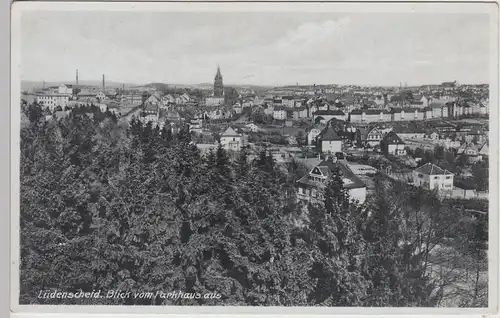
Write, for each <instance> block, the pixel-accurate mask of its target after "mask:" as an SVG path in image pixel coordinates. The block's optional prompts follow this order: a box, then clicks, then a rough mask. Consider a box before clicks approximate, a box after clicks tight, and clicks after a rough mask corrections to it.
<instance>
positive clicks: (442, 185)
mask: <svg viewBox="0 0 500 318" xmlns="http://www.w3.org/2000/svg"><path fill="white" fill-rule="evenodd" d="M453 176H454V175H453V173H451V172H450V171H448V170H446V169H441V168H440V167H438V166H436V165H435V164H433V163H427V164H425V165H423V166H421V167H418V168H417V169H415V170H413V184H414V185H415V186H417V187H424V188H426V189H429V190H434V189H436V190H437V191H438V192H440V193H451V192H452V191H453Z"/></svg>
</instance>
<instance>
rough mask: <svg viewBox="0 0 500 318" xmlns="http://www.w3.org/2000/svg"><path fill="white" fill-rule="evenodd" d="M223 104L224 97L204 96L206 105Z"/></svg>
mask: <svg viewBox="0 0 500 318" xmlns="http://www.w3.org/2000/svg"><path fill="white" fill-rule="evenodd" d="M223 104H224V97H215V96H212V97H207V98H205V105H206V106H220V105H223Z"/></svg>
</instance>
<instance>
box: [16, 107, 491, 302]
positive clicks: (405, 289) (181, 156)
mask: <svg viewBox="0 0 500 318" xmlns="http://www.w3.org/2000/svg"><path fill="white" fill-rule="evenodd" d="M22 112H23V114H22V117H23V118H24V119H25V120H24V122H23V124H22V128H21V144H20V155H21V157H20V158H21V159H20V167H21V170H20V187H21V188H20V249H21V253H20V255H21V259H20V303H21V304H106V305H219V306H221V305H245V306H385V307H405V306H409V307H410V306H424V307H429V306H466V307H485V306H487V296H488V294H487V286H486V285H485V279H484V277H485V275H486V276H487V274H486V273H487V248H488V246H487V238H488V233H487V229H488V224H487V223H488V222H487V221H488V218H487V215H483V214H477V213H476V214H474V213H471V212H470V211H469V210H470V209H469V208H468V207H467V206H466V205H467V204H469V203H466V202H456V201H441V200H439V199H438V198H437V196H436V195H435V194H434V193H432V192H428V191H425V190H422V189H417V188H413V187H410V186H408V185H403V184H399V183H395V182H394V181H390V180H388V179H386V178H384V177H383V176H382V175H376V176H375V177H374V178H375V184H376V186H375V193H374V194H373V195H372V196H370V197H369V198H368V199H367V202H365V203H364V204H363V205H357V204H354V203H351V202H350V200H349V195H348V193H347V191H345V190H344V189H343V185H342V184H343V183H342V178H341V176H340V173H338V172H337V173H336V174H335V175H334V178H333V180H332V181H331V182H330V183H329V184H328V186H327V190H326V192H325V200H324V202H323V203H322V204H316V205H311V204H309V205H305V204H302V203H299V202H297V200H296V199H295V198H296V193H295V188H294V182H293V180H295V179H296V178H295V176H294V175H293V171H292V170H293V169H291V168H290V167H287V166H281V165H278V164H276V163H275V162H274V161H273V159H272V157H271V156H270V155H269V154H267V153H266V152H262V153H260V154H258V155H257V156H255V158H253V157H252V156H250V152H249V150H248V149H243V150H242V151H240V152H239V153H238V154H236V156H235V157H236V158H235V159H234V160H233V159H230V158H231V156H230V155H229V154H228V153H226V151H225V150H224V149H222V148H221V147H219V148H217V149H216V150H215V151H213V152H210V153H209V154H208V155H205V156H201V155H200V153H199V151H198V149H197V147H196V146H195V145H194V144H193V143H192V142H191V135H190V133H189V129H188V128H187V127H183V128H182V129H181V130H180V131H179V133H176V134H172V133H171V131H170V130H169V129H162V130H159V129H157V128H153V127H152V126H151V125H146V126H143V125H142V124H141V123H140V122H139V121H136V120H132V121H131V122H125V121H122V120H120V119H117V118H116V117H115V116H114V115H112V114H111V113H102V112H100V111H99V110H98V108H96V107H82V108H80V109H74V110H73V111H72V112H71V113H70V114H69V115H68V116H67V117H65V118H62V119H59V120H55V119H48V120H47V119H46V118H45V116H44V115H43V113H42V111H41V109H40V108H39V107H38V106H37V105H30V106H26V107H24V108H23V109H22ZM250 158H251V159H250ZM51 289H57V290H61V291H67V292H76V291H79V290H82V291H89V292H90V291H93V290H94V291H97V290H102V291H103V292H105V291H109V290H122V291H130V292H156V291H165V292H170V291H182V292H185V293H201V294H203V293H218V294H219V295H221V297H220V299H193V298H182V299H162V298H161V297H153V298H148V299H146V298H140V299H134V298H133V297H128V298H124V299H108V298H101V299H44V298H40V297H38V295H39V294H40V292H42V291H45V290H51Z"/></svg>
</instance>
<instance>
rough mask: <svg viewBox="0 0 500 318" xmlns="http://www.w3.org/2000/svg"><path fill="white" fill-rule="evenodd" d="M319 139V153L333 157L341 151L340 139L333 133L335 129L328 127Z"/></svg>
mask: <svg viewBox="0 0 500 318" xmlns="http://www.w3.org/2000/svg"><path fill="white" fill-rule="evenodd" d="M319 138H321V152H322V153H328V154H332V155H335V153H337V152H341V151H342V138H340V136H339V135H338V134H337V133H336V132H335V129H334V128H333V127H332V126H331V125H329V126H328V128H327V129H326V131H325V132H323V133H322V134H321V135H320V137H319Z"/></svg>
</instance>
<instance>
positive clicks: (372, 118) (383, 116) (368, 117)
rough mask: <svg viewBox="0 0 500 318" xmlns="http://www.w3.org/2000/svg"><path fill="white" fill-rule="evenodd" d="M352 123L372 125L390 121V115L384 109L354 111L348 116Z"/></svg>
mask: <svg viewBox="0 0 500 318" xmlns="http://www.w3.org/2000/svg"><path fill="white" fill-rule="evenodd" d="M350 121H351V122H352V123H373V122H385V121H391V114H390V113H389V112H388V111H387V110H385V109H356V110H353V111H352V112H351V114H350Z"/></svg>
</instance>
